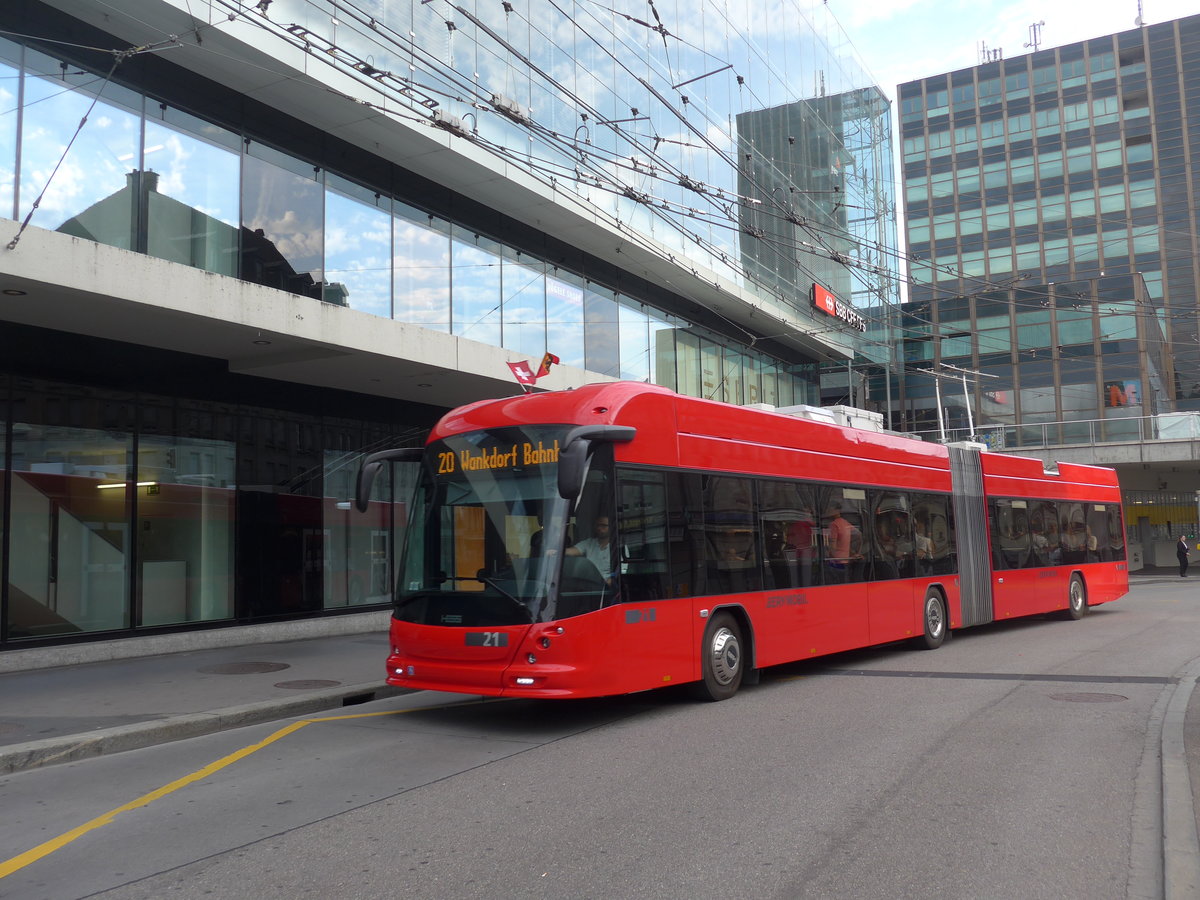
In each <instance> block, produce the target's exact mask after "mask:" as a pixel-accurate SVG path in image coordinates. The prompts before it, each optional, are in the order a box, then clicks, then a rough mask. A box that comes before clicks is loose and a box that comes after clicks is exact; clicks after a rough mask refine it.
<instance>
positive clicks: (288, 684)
mask: <svg viewBox="0 0 1200 900" xmlns="http://www.w3.org/2000/svg"><path fill="white" fill-rule="evenodd" d="M339 684H341V682H340V681H326V680H325V679H324V678H308V679H304V678H300V679H297V680H296V681H280V682H277V683H276V684H275V687H280V688H293V689H294V690H298V691H311V690H314V689H316V688H328V687H337V686H338V685H339Z"/></svg>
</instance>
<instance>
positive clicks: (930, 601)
mask: <svg viewBox="0 0 1200 900" xmlns="http://www.w3.org/2000/svg"><path fill="white" fill-rule="evenodd" d="M923 610H924V611H923V612H922V613H921V618H922V619H923V620H924V623H925V634H924V636H923V637H921V638H919V639H918V640H919V641H920V645H921V647H922V648H924V649H925V650H936V649H937V648H938V647H940V646H942V644H943V643H944V642H945V640H946V601H945V600H943V599H942V595H941V592H939V591H935V590H932V589H930V591H929V593H927V594H926V595H925V604H924V607H923Z"/></svg>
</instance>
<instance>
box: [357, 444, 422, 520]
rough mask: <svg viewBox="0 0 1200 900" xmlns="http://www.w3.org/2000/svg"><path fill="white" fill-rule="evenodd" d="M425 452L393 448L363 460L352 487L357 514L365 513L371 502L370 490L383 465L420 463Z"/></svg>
mask: <svg viewBox="0 0 1200 900" xmlns="http://www.w3.org/2000/svg"><path fill="white" fill-rule="evenodd" d="M424 453H425V451H424V449H423V448H421V447H395V448H393V449H391V450H380V451H379V452H378V453H372V454H370V455H368V456H366V457H364V458H363V461H362V464H361V465H360V466H359V469H358V479H357V481H356V482H355V485H354V506H355V508H356V509H357V510H358V511H359V512H366V511H367V505H368V504H369V503H370V502H371V488H372V487H374V486H375V478H376V476H378V475H379V470H380V469H382V468H383V466H384V463H390V462H420V461H421V457H422V455H424Z"/></svg>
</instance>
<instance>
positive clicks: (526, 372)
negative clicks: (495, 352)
mask: <svg viewBox="0 0 1200 900" xmlns="http://www.w3.org/2000/svg"><path fill="white" fill-rule="evenodd" d="M508 367H509V368H510V369H512V373H513V377H514V378H516V379H517V382H518V383H520V384H535V383H537V380H538V377H537V376H536V375H534V374H533V369H531V368H529V363H527V362H525V360H521V361H520V362H515V363H513V362H510V363H509V364H508Z"/></svg>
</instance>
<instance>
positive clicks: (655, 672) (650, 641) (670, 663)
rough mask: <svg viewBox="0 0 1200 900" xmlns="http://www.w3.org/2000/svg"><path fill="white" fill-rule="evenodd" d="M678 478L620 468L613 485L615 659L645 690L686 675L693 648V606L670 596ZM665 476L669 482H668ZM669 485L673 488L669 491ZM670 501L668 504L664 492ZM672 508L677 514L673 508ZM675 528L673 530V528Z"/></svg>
mask: <svg viewBox="0 0 1200 900" xmlns="http://www.w3.org/2000/svg"><path fill="white" fill-rule="evenodd" d="M684 480H686V479H681V478H680V477H679V476H676V475H669V474H667V473H663V472H646V471H641V470H637V469H621V470H619V475H618V489H617V500H618V502H617V535H616V539H617V541H618V548H617V549H618V554H619V556H618V560H617V564H618V577H619V579H620V589H619V595H618V598H617V599H618V601H619V603H618V607H619V608H618V609H617V610H614V611H613V612H615V614H616V629H617V632H618V633H617V636H616V637H617V640H616V643H615V644H614V646H615V647H618V648H620V657H621V659H620V661H619V665H620V667H621V668H622V670H623V672H624V675H623V676H622V678H623V679H625V680H626V682H627V684H628V686H627V687H626V690H645V689H647V688H652V687H662V686H664V685H668V684H677V683H682V682H686V681H688V680H690V679H691V678H692V670H693V667H694V662H693V660H694V658H695V655H696V650H695V646H693V644H695V645H696V646H698V645H699V640H698V639H696V640H695V641H693V637H692V622H691V614H690V611H691V604H690V603H688V602H687V601H686V600H681V599H672V597H673V596H674V595H675V594H676V593H677V589H675V588H673V587H672V569H671V557H672V553H674V555H679V553H680V552H681V547H686V540H680V538H681V537H682V535H680V534H679V533H678V532H680V530H686V526H685V524H684V522H685V517H684V516H682V515H681V514H679V509H678V506H679V505H680V504H682V503H683V494H685V493H686V492H687V489H686V488H685V486H684V485H682V484H681V482H682V481H684ZM668 481H669V482H671V484H670V486H668ZM668 487H670V490H669V491H668ZM669 495H670V497H671V498H672V503H673V504H674V505H673V506H672V507H670V509H669V507H668V496H669ZM671 511H674V512H675V515H672V514H671ZM673 530H674V531H675V532H677V533H676V534H674V535H673V534H672V531H673Z"/></svg>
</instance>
